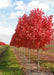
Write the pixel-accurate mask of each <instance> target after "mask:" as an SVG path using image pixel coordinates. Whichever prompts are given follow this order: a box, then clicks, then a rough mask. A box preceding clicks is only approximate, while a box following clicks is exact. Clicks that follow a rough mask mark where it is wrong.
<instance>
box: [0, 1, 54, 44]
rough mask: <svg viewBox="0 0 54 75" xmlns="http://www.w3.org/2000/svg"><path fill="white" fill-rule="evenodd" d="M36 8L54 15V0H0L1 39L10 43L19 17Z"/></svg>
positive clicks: (46, 13)
mask: <svg viewBox="0 0 54 75" xmlns="http://www.w3.org/2000/svg"><path fill="white" fill-rule="evenodd" d="M34 8H36V9H37V8H39V9H42V10H43V11H44V12H45V15H48V16H49V15H53V16H54V0H0V41H2V42H5V43H6V44H9V43H10V41H11V38H12V35H13V34H14V32H15V28H16V26H17V23H18V18H19V17H20V16H22V15H23V14H24V13H26V14H27V15H28V14H29V13H30V11H31V10H32V9H34ZM53 22H54V17H53Z"/></svg>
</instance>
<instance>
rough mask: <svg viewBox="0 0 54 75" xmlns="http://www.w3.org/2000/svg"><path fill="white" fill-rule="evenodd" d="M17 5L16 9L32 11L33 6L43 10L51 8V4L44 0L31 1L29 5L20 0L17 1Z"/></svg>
mask: <svg viewBox="0 0 54 75" xmlns="http://www.w3.org/2000/svg"><path fill="white" fill-rule="evenodd" d="M16 5H17V7H16V8H15V9H18V10H19V9H21V10H24V11H30V10H31V9H33V8H40V9H43V10H47V9H48V8H49V4H47V3H46V4H45V3H44V2H40V1H37V0H35V1H31V2H30V3H28V4H27V5H25V3H24V2H23V1H18V2H17V3H16Z"/></svg>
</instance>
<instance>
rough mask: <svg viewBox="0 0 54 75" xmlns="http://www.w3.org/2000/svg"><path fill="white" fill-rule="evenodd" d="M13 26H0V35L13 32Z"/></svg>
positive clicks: (9, 34)
mask: <svg viewBox="0 0 54 75" xmlns="http://www.w3.org/2000/svg"><path fill="white" fill-rule="evenodd" d="M14 30H15V28H14V27H13V28H11V27H4V26H0V35H8V36H11V35H12V34H13V33H14Z"/></svg>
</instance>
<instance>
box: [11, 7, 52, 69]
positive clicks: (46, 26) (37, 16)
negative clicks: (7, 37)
mask: <svg viewBox="0 0 54 75" xmlns="http://www.w3.org/2000/svg"><path fill="white" fill-rule="evenodd" d="M52 17H53V16H52V15H50V16H45V14H44V12H43V11H42V10H39V9H38V8H37V9H34V10H31V11H30V14H29V16H28V15H27V14H24V15H23V16H22V17H19V20H18V24H17V27H16V29H15V33H14V34H13V36H12V39H11V42H10V45H13V46H16V47H25V48H29V49H36V50H37V52H38V69H39V49H43V50H46V49H45V45H46V44H48V43H50V41H51V40H52V37H51V36H52V35H53V29H52V26H53V23H52Z"/></svg>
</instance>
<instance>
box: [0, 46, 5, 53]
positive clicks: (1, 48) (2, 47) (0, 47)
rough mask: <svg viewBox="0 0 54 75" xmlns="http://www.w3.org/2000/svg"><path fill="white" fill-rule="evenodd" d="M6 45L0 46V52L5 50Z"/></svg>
mask: <svg viewBox="0 0 54 75" xmlns="http://www.w3.org/2000/svg"><path fill="white" fill-rule="evenodd" d="M5 48H6V46H0V54H1V53H2V52H3V51H4V50H5Z"/></svg>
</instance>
